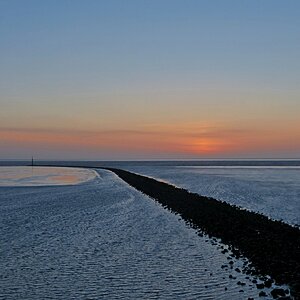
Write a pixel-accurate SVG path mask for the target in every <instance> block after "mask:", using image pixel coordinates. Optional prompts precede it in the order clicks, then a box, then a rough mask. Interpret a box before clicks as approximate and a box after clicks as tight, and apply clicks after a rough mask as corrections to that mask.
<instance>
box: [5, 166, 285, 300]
mask: <svg viewBox="0 0 300 300" xmlns="http://www.w3.org/2000/svg"><path fill="white" fill-rule="evenodd" d="M97 172H98V174H99V176H96V177H95V178H94V179H93V180H89V181H86V182H83V183H81V184H78V185H65V186H42V187H37V186H34V187H33V186H32V187H1V188H0V214H1V218H0V231H1V256H0V281H1V291H0V299H145V298H146V299H248V298H249V297H250V298H251V297H252V298H258V296H259V293H262V292H263V293H265V294H266V295H267V296H266V298H267V299H268V298H272V295H271V290H272V289H271V288H269V287H267V286H264V287H263V288H262V289H261V290H258V289H257V284H262V281H261V280H260V278H259V277H257V276H255V275H252V274H244V273H242V272H240V271H241V270H242V268H243V265H244V263H245V262H246V258H242V257H241V258H239V259H237V258H235V257H234V256H233V255H232V256H231V254H233V253H232V251H231V250H230V249H229V248H228V247H227V246H226V245H224V244H222V243H220V240H217V239H211V238H209V237H208V236H205V235H204V236H199V235H198V232H197V230H195V229H193V228H191V227H189V226H187V225H186V223H185V221H184V220H183V219H182V218H181V217H180V216H178V215H175V214H173V213H171V212H170V211H168V210H165V209H164V208H163V207H162V206H161V205H160V204H159V203H156V202H155V201H153V200H152V199H150V198H149V197H148V196H146V195H143V194H142V193H141V192H139V191H137V190H136V189H134V188H132V187H130V186H129V185H128V184H126V183H125V182H124V181H122V180H121V179H119V178H118V177H117V176H116V175H115V174H113V173H111V172H109V171H106V170H98V171H97ZM229 256H230V259H229ZM273 286H274V285H273ZM284 288H287V287H286V286H284Z"/></svg>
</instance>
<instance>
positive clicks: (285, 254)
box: [106, 168, 300, 299]
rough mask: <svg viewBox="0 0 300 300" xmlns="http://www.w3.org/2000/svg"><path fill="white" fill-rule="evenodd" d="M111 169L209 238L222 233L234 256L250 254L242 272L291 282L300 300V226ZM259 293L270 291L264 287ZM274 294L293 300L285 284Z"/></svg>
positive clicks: (222, 237) (275, 296)
mask: <svg viewBox="0 0 300 300" xmlns="http://www.w3.org/2000/svg"><path fill="white" fill-rule="evenodd" d="M106 169H107V170H110V171H112V172H114V173H115V174H116V175H118V176H119V177H120V178H121V179H123V180H124V181H125V182H127V183H128V184H129V185H131V186H133V187H134V188H136V189H137V190H139V191H141V192H143V193H144V194H146V195H148V196H150V197H151V198H153V199H155V200H156V201H158V202H159V203H160V204H161V205H162V206H163V207H165V208H167V209H170V210H172V211H173V212H174V213H177V214H179V215H181V217H182V218H183V219H184V220H185V221H186V222H187V223H188V224H190V225H192V226H193V227H194V228H197V229H201V231H202V232H203V233H204V234H206V235H208V236H209V237H216V238H219V239H220V240H221V241H222V243H224V244H227V245H229V249H230V251H231V252H232V253H233V255H234V256H235V257H237V258H239V257H240V256H241V255H243V256H245V257H246V258H248V260H249V261H250V264H248V265H245V267H244V268H243V270H242V271H243V272H245V273H246V274H252V275H258V276H262V278H266V277H264V276H266V275H270V276H271V277H272V278H273V279H275V281H276V283H277V284H288V285H289V286H290V287H291V295H292V296H293V297H294V299H300V230H299V229H298V228H295V227H292V226H290V225H288V224H285V223H283V222H280V221H274V220H271V219H269V218H267V217H266V216H264V215H261V214H259V213H254V212H249V211H247V210H243V209H240V208H239V207H237V206H233V205H230V204H228V203H225V202H222V201H218V200H216V199H213V198H208V197H203V196H200V195H198V194H195V193H191V192H189V191H187V190H185V189H181V188H177V187H174V186H172V185H169V184H166V183H163V182H159V181H157V180H154V179H152V178H148V177H145V176H141V175H137V174H134V173H131V172H128V171H124V170H120V169H112V168H106ZM223 252H224V253H226V252H227V251H223ZM229 264H231V261H229ZM225 267H227V266H224V268H225ZM236 271H237V272H240V271H241V270H240V269H239V270H236ZM272 284H273V281H272V280H271V279H265V280H264V283H260V284H257V288H259V289H260V288H264V287H271V286H272ZM240 285H242V284H240ZM259 295H260V296H261V297H264V296H266V295H265V292H264V291H261V292H260V294H259ZM271 295H272V296H273V298H275V299H291V298H289V296H287V295H286V292H285V291H284V290H283V289H278V288H274V289H273V290H272V292H271ZM285 297H286V298H285Z"/></svg>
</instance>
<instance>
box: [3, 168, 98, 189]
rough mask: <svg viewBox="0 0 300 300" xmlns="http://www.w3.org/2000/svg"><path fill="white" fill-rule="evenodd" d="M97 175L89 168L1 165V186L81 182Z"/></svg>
mask: <svg viewBox="0 0 300 300" xmlns="http://www.w3.org/2000/svg"><path fill="white" fill-rule="evenodd" d="M95 177H96V173H95V172H94V171H93V170H89V169H78V168H61V167H59V168H56V167H0V186H44V185H66V184H79V183H81V182H85V181H88V180H91V179H93V178H95Z"/></svg>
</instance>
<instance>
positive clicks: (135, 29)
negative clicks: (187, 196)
mask: <svg viewBox="0 0 300 300" xmlns="http://www.w3.org/2000/svg"><path fill="white" fill-rule="evenodd" d="M213 2H214V1H193V0H192V1H189V4H188V5H187V4H186V2H184V1H176V0H175V1H137V0H134V1H128V2H127V1H126V4H125V2H124V1H88V3H85V2H84V1H61V2H55V1H33V0H30V1H26V2H25V1H24V2H23V1H1V3H0V18H1V28H0V32H1V45H2V47H1V56H0V57H1V58H0V59H1V69H0V78H1V95H0V106H1V109H0V159H15V158H28V157H31V156H32V155H34V156H35V157H37V158H40V159H99V160H101V159H121V160H122V159H201V158H297V157H299V153H300V142H299V141H300V119H299V112H300V100H299V99H300V90H299V80H300V72H299V70H300V65H299V64H300V60H299V47H300V40H299V34H300V31H299V28H300V24H299V15H298V13H297V11H298V12H299V9H300V5H299V2H297V1H288V2H285V3H283V2H282V1H272V3H271V2H270V1H256V0H255V1H249V2H242V3H238V2H237V1H224V2H222V1H217V3H218V5H216V4H214V5H213Z"/></svg>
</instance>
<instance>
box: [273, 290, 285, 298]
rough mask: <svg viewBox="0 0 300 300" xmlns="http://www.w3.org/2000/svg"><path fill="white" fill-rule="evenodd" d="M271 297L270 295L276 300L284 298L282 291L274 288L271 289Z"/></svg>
mask: <svg viewBox="0 0 300 300" xmlns="http://www.w3.org/2000/svg"><path fill="white" fill-rule="evenodd" d="M271 295H272V297H273V298H275V299H277V298H279V297H284V296H285V291H284V289H277V288H276V289H273V290H272V291H271Z"/></svg>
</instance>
